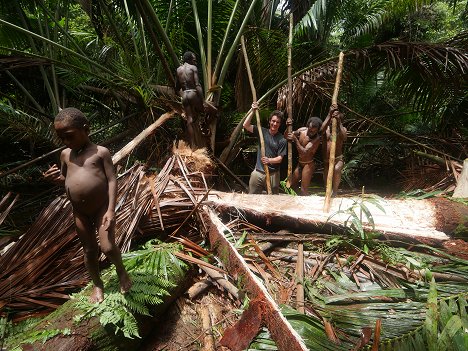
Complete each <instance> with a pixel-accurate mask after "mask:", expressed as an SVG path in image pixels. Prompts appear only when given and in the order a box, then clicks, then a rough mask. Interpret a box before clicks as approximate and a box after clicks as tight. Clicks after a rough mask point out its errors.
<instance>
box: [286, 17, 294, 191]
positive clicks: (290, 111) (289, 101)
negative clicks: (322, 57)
mask: <svg viewBox="0 0 468 351" xmlns="http://www.w3.org/2000/svg"><path fill="white" fill-rule="evenodd" d="M292 35H293V14H292V12H291V13H290V14H289V40H288V121H289V122H290V124H288V126H287V129H288V130H287V132H288V133H291V132H292V129H293V128H292V122H293V114H292V77H291V76H292V67H291V66H292V64H291V61H292V53H291V47H292ZM292 147H293V145H292V141H291V140H288V179H287V181H286V187H288V188H290V187H291V175H292Z"/></svg>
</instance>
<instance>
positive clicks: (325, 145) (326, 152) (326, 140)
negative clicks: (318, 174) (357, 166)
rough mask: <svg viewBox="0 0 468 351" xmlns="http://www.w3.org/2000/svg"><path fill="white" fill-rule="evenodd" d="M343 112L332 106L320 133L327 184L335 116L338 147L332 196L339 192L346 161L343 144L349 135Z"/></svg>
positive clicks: (324, 175)
mask: <svg viewBox="0 0 468 351" xmlns="http://www.w3.org/2000/svg"><path fill="white" fill-rule="evenodd" d="M342 117H343V114H342V113H341V112H340V111H338V106H337V105H334V104H333V105H331V106H330V112H329V113H328V116H327V118H326V119H325V121H324V122H323V124H322V128H321V129H320V133H321V134H322V156H323V181H324V184H325V186H326V184H327V177H328V168H329V160H330V148H331V143H332V140H331V134H332V131H331V121H332V119H333V118H335V119H336V149H335V168H334V172H333V180H332V191H333V193H332V196H336V195H337V194H338V187H339V186H340V182H341V173H342V171H343V166H344V161H343V145H344V142H345V140H346V138H347V137H348V135H347V130H346V128H345V127H343V124H341V119H342Z"/></svg>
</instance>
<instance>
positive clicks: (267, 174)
mask: <svg viewBox="0 0 468 351" xmlns="http://www.w3.org/2000/svg"><path fill="white" fill-rule="evenodd" d="M241 44H242V52H243V54H244V59H245V67H246V68H247V75H248V76H249V82H250V89H251V90H252V99H253V102H257V92H256V90H255V86H254V83H253V79H252V71H251V70H250V65H249V58H248V57H247V50H246V48H245V41H244V36H242V37H241ZM255 116H256V118H257V129H258V134H259V139H260V153H261V155H262V157H264V156H265V141H264V140H263V131H262V124H261V123H260V115H259V114H258V109H257V110H255ZM263 169H264V171H265V180H266V186H267V193H268V195H271V184H270V171H269V170H268V165H263Z"/></svg>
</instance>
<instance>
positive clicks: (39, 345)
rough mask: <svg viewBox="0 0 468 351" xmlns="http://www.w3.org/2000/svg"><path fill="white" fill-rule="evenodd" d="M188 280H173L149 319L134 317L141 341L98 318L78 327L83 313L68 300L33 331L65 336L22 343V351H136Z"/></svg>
mask: <svg viewBox="0 0 468 351" xmlns="http://www.w3.org/2000/svg"><path fill="white" fill-rule="evenodd" d="M174 278H175V277H174ZM174 278H173V279H174ZM190 281H191V272H189V273H188V274H187V275H181V276H179V277H178V278H177V280H174V283H176V286H175V287H174V288H172V289H170V291H169V292H170V295H168V296H166V297H165V298H164V301H163V303H161V304H159V305H156V306H153V307H152V308H150V311H151V316H143V315H136V316H135V318H136V320H137V324H138V329H139V335H140V337H141V338H138V337H133V338H128V337H125V336H124V335H123V333H121V332H120V333H117V332H115V330H114V329H113V328H110V327H103V326H102V325H101V324H100V322H99V317H92V318H90V319H87V320H83V321H81V322H80V323H78V324H77V323H76V322H75V321H74V320H73V318H74V316H76V315H80V314H82V313H83V312H82V311H81V310H79V309H77V308H76V306H75V301H74V300H70V301H67V302H66V303H64V304H63V305H62V306H60V307H59V308H58V309H57V310H56V311H55V312H54V313H51V314H50V315H49V316H47V317H45V318H44V319H43V320H42V321H41V323H39V324H38V325H37V326H36V327H35V328H34V330H35V331H37V333H44V334H45V333H46V332H47V331H53V330H58V331H65V330H69V332H68V333H67V335H65V334H62V333H59V334H57V335H56V336H54V337H52V338H50V339H49V340H47V341H45V342H43V341H37V342H34V343H31V344H29V343H26V344H21V347H22V349H23V350H28V351H50V350H66V351H92V350H106V351H119V350H138V348H139V347H141V346H142V345H144V339H145V337H146V336H148V335H149V334H150V333H151V332H152V326H154V325H156V324H157V323H158V322H159V320H160V319H161V317H162V316H163V314H164V312H165V311H166V310H167V309H168V308H169V307H170V306H171V304H172V303H173V302H174V301H175V300H176V299H177V298H178V297H179V296H182V294H183V293H184V292H185V291H186V290H187V288H188V284H189V282H190ZM30 332H32V331H30Z"/></svg>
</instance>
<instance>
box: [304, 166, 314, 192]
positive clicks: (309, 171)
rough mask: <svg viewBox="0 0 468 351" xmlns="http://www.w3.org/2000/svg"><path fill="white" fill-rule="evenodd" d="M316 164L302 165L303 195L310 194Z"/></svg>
mask: <svg viewBox="0 0 468 351" xmlns="http://www.w3.org/2000/svg"><path fill="white" fill-rule="evenodd" d="M314 170H315V165H314V163H313V162H312V163H308V164H306V165H304V166H303V167H302V180H301V195H303V196H307V195H309V185H310V181H311V180H312V175H313V174H314Z"/></svg>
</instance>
